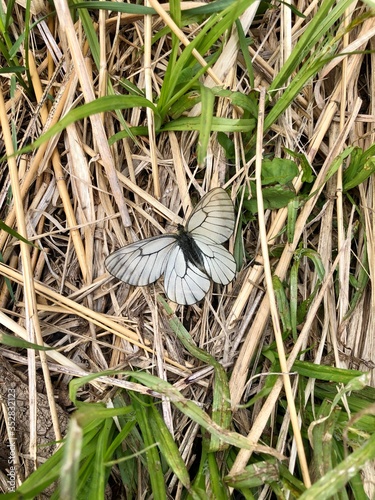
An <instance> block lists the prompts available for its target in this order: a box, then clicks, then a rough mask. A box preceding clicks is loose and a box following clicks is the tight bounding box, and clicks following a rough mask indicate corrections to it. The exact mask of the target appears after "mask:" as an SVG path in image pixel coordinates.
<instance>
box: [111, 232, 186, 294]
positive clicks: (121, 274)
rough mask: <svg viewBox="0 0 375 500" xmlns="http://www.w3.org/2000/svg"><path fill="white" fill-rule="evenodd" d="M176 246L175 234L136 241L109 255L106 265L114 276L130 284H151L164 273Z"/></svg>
mask: <svg viewBox="0 0 375 500" xmlns="http://www.w3.org/2000/svg"><path fill="white" fill-rule="evenodd" d="M176 246H177V247H178V242H177V235H175V234H162V235H160V236H154V237H153V238H147V239H146V240H140V241H136V242H135V243H131V244H130V245H127V246H125V247H122V248H120V249H119V250H116V252H113V253H111V254H110V255H108V257H107V258H106V260H105V266H106V268H107V269H108V271H109V272H110V273H111V274H112V275H113V276H115V277H116V278H118V279H120V280H121V281H124V282H125V283H128V284H129V285H134V286H145V285H150V284H151V283H154V282H155V281H156V280H158V279H159V278H160V277H161V275H162V274H163V273H164V271H165V267H166V264H167V262H168V257H169V254H170V252H171V250H172V249H173V248H174V247H176Z"/></svg>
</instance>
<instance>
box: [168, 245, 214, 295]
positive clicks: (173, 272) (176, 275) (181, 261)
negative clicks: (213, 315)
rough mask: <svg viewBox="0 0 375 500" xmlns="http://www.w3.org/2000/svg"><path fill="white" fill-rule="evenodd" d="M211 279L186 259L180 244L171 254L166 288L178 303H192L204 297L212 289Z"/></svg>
mask: <svg viewBox="0 0 375 500" xmlns="http://www.w3.org/2000/svg"><path fill="white" fill-rule="evenodd" d="M210 284H211V282H210V279H209V278H208V276H207V275H206V274H204V273H203V272H202V271H200V270H199V269H198V268H197V267H196V266H195V265H194V264H193V263H192V262H191V261H189V260H188V259H186V257H185V255H184V252H183V250H182V248H181V247H180V246H176V247H175V248H173V250H172V251H171V253H170V254H169V258H168V262H167V265H166V268H165V273H164V289H165V293H166V294H167V296H168V298H169V299H170V300H172V301H173V302H176V303H177V304H183V305H191V304H195V303H196V302H198V301H200V300H202V299H203V297H204V296H205V295H206V293H207V292H208V290H209V289H210Z"/></svg>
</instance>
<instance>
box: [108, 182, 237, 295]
mask: <svg viewBox="0 0 375 500" xmlns="http://www.w3.org/2000/svg"><path fill="white" fill-rule="evenodd" d="M233 229H234V208H233V204H232V202H231V199H230V198H229V196H228V194H227V193H226V191H224V189H222V188H215V189H213V190H211V191H209V192H208V193H207V194H206V195H205V196H204V197H203V198H202V199H201V200H200V202H199V203H198V205H197V206H196V207H195V209H194V210H193V212H192V214H191V216H190V217H189V219H188V221H187V223H186V226H185V227H184V226H181V225H179V226H178V232H177V233H173V234H163V235H160V236H154V237H152V238H147V239H145V240H140V241H137V242H135V243H131V244H130V245H127V246H125V247H123V248H120V249H119V250H117V251H116V252H114V253H112V254H110V255H109V256H108V257H107V259H106V262H105V265H106V267H107V269H108V271H109V272H110V273H111V274H112V275H113V276H115V277H117V278H118V279H120V280H122V281H124V282H125V283H128V284H129V285H135V286H145V285H149V284H151V283H154V282H155V281H156V280H158V279H159V278H160V277H161V276H162V275H164V288H165V291H166V294H167V296H168V298H169V299H170V300H172V301H173V302H176V303H178V304H184V305H189V304H194V303H195V302H198V301H199V300H201V299H202V298H203V297H204V296H205V294H206V293H207V292H208V290H209V288H210V284H211V280H212V281H214V282H215V283H218V284H221V285H227V284H228V283H230V282H231V281H232V280H233V278H234V275H235V272H236V263H235V260H234V258H233V256H232V254H231V253H230V252H228V250H226V249H225V248H224V247H223V246H222V243H224V242H225V241H226V240H227V239H229V237H230V236H231V234H232V233H233Z"/></svg>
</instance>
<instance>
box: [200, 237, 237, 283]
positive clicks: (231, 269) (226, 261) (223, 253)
mask: <svg viewBox="0 0 375 500" xmlns="http://www.w3.org/2000/svg"><path fill="white" fill-rule="evenodd" d="M194 241H195V243H196V244H197V246H198V248H199V250H200V251H201V254H202V258H203V263H204V268H205V271H206V273H207V275H208V276H209V277H210V278H211V279H212V281H214V282H215V283H219V284H220V285H227V284H228V283H230V282H231V281H232V280H233V278H234V276H235V274H236V261H235V260H234V258H233V255H232V254H231V253H230V252H228V250H227V249H226V248H224V247H223V246H222V245H216V244H214V243H212V242H211V241H210V240H209V239H208V238H205V237H203V236H198V237H195V238H194Z"/></svg>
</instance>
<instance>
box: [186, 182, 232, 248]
mask: <svg viewBox="0 0 375 500" xmlns="http://www.w3.org/2000/svg"><path fill="white" fill-rule="evenodd" d="M233 230H234V208H233V203H232V200H231V199H230V198H229V196H228V194H227V192H226V191H224V189H222V188H215V189H212V190H211V191H209V192H208V193H207V194H206V195H205V196H203V198H202V199H201V201H200V202H199V203H198V205H197V206H196V207H195V208H194V211H193V213H192V214H191V216H190V217H189V220H188V221H187V224H186V231H188V232H189V233H190V234H191V235H192V236H194V237H195V236H198V235H201V236H204V237H206V238H209V239H210V240H212V241H213V242H214V243H218V244H220V243H224V241H227V240H228V239H229V238H230V237H231V235H232V233H233Z"/></svg>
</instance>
